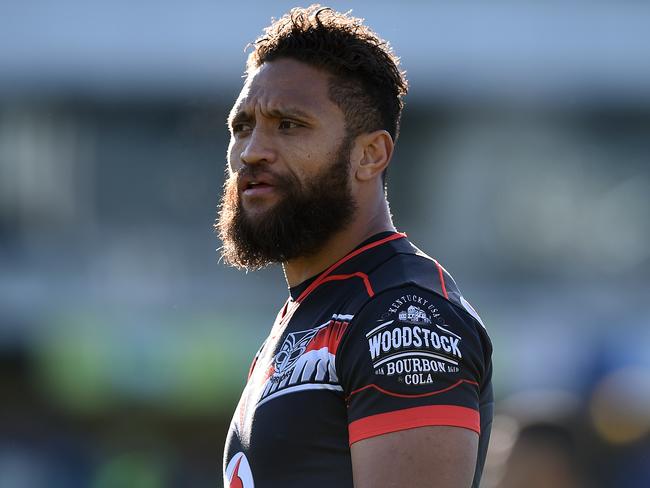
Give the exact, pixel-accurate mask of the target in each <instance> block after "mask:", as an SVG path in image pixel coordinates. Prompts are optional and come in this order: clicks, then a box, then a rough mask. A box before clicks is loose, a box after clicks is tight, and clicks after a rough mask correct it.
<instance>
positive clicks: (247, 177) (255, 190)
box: [237, 173, 278, 196]
mask: <svg viewBox="0 0 650 488" xmlns="http://www.w3.org/2000/svg"><path fill="white" fill-rule="evenodd" d="M237 186H238V189H239V191H240V192H241V193H242V194H244V195H248V196H252V195H262V194H265V193H268V192H270V191H272V190H273V189H274V188H275V187H276V186H278V183H277V181H276V179H275V178H274V177H273V176H272V175H270V174H268V173H264V174H243V175H241V176H240V178H239V181H238V182H237Z"/></svg>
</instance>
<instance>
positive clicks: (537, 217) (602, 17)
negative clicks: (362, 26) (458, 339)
mask: <svg viewBox="0 0 650 488" xmlns="http://www.w3.org/2000/svg"><path fill="white" fill-rule="evenodd" d="M330 5H331V6H333V7H335V8H337V9H338V10H348V9H353V13H354V14H355V15H357V16H361V17H364V18H366V20H367V22H368V23H369V25H370V26H372V27H373V28H374V29H375V30H376V31H377V32H379V33H380V34H381V35H382V36H384V37H385V38H387V39H389V40H390V41H391V43H392V45H393V46H394V48H395V50H396V52H397V53H398V54H399V55H400V56H401V58H402V63H403V67H404V68H405V69H406V70H407V72H408V76H409V79H410V83H411V90H410V93H409V95H408V97H407V99H406V110H405V113H404V118H403V125H402V135H401V138H400V141H399V144H398V146H397V152H396V155H395V158H394V160H393V163H392V167H391V170H390V172H389V198H390V201H391V204H392V210H393V213H394V215H395V221H396V224H397V226H398V228H399V229H400V230H402V231H405V232H407V233H408V234H409V237H410V238H411V239H412V240H413V241H414V242H415V243H417V244H418V245H419V246H420V247H421V248H423V249H424V250H425V251H426V252H428V253H429V254H431V255H433V256H435V257H437V258H438V259H439V260H440V261H441V262H442V263H443V264H444V265H445V266H446V267H447V269H449V270H450V272H451V273H452V274H454V276H455V277H456V280H457V281H458V282H459V284H460V286H461V289H462V290H463V292H464V294H465V296H467V297H469V299H470V300H471V301H472V303H473V305H474V306H475V307H476V308H477V309H478V310H479V312H480V313H481V315H482V317H483V319H484V321H485V323H486V324H487V326H488V329H489V331H490V333H491V336H492V339H493V342H494V347H495V353H494V365H495V370H494V383H495V391H496V398H497V416H496V418H495V423H494V429H493V433H492V442H491V446H490V452H489V456H488V464H487V467H486V471H485V474H484V477H483V486H484V487H486V488H492V487H495V488H496V487H499V488H517V487H523V486H526V488H546V487H549V488H550V487H553V488H558V487H559V488H573V487H592V486H593V487H632V488H635V487H647V486H650V327H648V326H649V325H650V293H649V292H650V245H649V243H650V218H649V214H650V62H649V60H650V30H649V29H648V28H647V26H648V25H649V24H650V4H648V3H646V2H641V1H638V2H636V1H626V2H615V1H604V0H603V1H591V2H587V1H568V2H567V1H557V0H556V1H550V2H515V1H514V0H504V1H502V2H489V3H477V2H467V1H461V2H458V1H455V2H452V1H445V2H442V1H440V2H424V1H410V2H402V3H401V4H399V5H398V3H397V2H387V1H386V2H382V1H377V0H375V1H352V2H339V1H333V2H330ZM292 6H295V4H294V3H293V2H286V1H276V2H264V1H261V0H257V1H250V2H246V3H241V2H231V3H225V2H217V1H214V0H213V1H207V0H202V1H192V2H182V1H180V0H173V1H171V0H170V1H160V0H158V1H153V0H144V1H141V2H127V1H125V0H114V1H111V2H84V1H81V0H68V1H58V2H54V1H45V0H40V1H39V0H35V1H31V2H20V1H18V0H0V392H1V393H0V408H1V409H2V415H1V416H0V486H1V487H2V488H5V487H11V488H23V487H29V488H31V487H45V486H47V487H72V488H75V487H91V488H107V487H125V486H129V487H131V486H133V487H144V488H158V487H168V486H183V487H186V486H191V487H208V486H210V487H214V486H220V484H221V469H222V468H221V455H222V447H223V443H224V438H225V434H226V430H227V427H228V423H229V421H230V416H231V414H232V412H233V410H234V407H235V404H236V402H237V399H238V398H239V394H240V392H241V390H242V388H243V385H244V381H245V376H246V371H247V368H248V366H249V363H250V360H251V358H252V356H253V354H254V353H255V351H256V349H257V348H258V346H259V344H260V342H261V341H262V340H263V338H264V337H265V336H266V334H267V332H268V329H269V327H270V325H271V323H272V321H273V318H274V317H275V313H276V310H277V309H278V308H279V307H280V306H281V305H282V303H283V301H284V299H285V298H286V295H287V290H286V285H285V283H284V280H283V276H282V273H281V270H280V269H279V268H272V269H269V270H265V271H262V272H259V273H253V274H244V273H239V272H236V271H233V270H231V269H228V268H226V267H225V266H224V265H223V264H220V263H218V254H217V252H216V248H217V247H218V246H219V245H220V244H219V242H218V241H217V239H216V237H215V236H214V234H213V231H212V223H213V221H214V218H215V213H216V206H217V201H218V195H220V193H221V186H222V183H223V170H224V162H225V151H226V146H227V131H226V126H225V117H226V114H227V112H228V110H229V108H230V106H231V104H232V102H233V101H234V99H235V97H236V95H237V94H238V92H239V89H240V87H241V84H242V78H241V77H242V73H243V67H244V63H245V58H246V53H244V46H245V45H246V44H247V43H248V42H250V41H252V40H254V39H255V38H256V37H257V36H258V35H259V33H260V32H261V30H262V28H263V27H264V26H266V25H267V24H268V22H269V21H270V18H271V17H272V16H275V17H279V16H281V15H282V14H283V13H284V12H286V11H287V10H288V9H289V8H290V7H292Z"/></svg>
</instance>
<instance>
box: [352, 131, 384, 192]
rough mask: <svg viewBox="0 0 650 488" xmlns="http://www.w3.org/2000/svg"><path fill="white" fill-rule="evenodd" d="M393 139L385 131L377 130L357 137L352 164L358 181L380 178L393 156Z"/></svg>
mask: <svg viewBox="0 0 650 488" xmlns="http://www.w3.org/2000/svg"><path fill="white" fill-rule="evenodd" d="M393 147H394V143H393V138H392V137H391V136H390V134H389V133H388V132H387V131H385V130H376V131H374V132H367V133H364V134H361V135H360V136H357V138H356V140H355V144H354V148H353V150H352V157H351V163H352V164H353V167H354V176H355V178H356V179H357V180H358V181H369V180H372V179H374V178H377V177H380V176H381V174H382V173H383V171H384V169H386V167H387V166H388V163H389V162H390V158H391V156H392V155H393Z"/></svg>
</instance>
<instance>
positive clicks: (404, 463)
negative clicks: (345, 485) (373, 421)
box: [351, 426, 478, 488]
mask: <svg viewBox="0 0 650 488" xmlns="http://www.w3.org/2000/svg"><path fill="white" fill-rule="evenodd" d="M477 451H478V434H476V432H473V431H471V430H468V429H463V428H458V427H447V426H430V427H418V428H416V429H409V430H402V431H398V432H391V433H389V434H384V435H380V436H376V437H371V438H368V439H364V440H362V441H359V442H356V443H354V444H353V445H352V447H351V452H352V471H353V475H354V486H355V488H388V487H396V488H397V487H406V486H408V487H410V488H417V487H425V486H426V487H435V488H465V487H469V486H470V485H471V484H472V479H473V477H474V467H475V465H476V456H477Z"/></svg>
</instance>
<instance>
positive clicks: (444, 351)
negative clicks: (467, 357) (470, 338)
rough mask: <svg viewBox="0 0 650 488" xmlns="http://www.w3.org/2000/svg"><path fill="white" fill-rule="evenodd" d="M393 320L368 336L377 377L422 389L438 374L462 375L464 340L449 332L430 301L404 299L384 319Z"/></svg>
mask: <svg viewBox="0 0 650 488" xmlns="http://www.w3.org/2000/svg"><path fill="white" fill-rule="evenodd" d="M391 316H392V317H394V318H393V319H392V320H386V321H384V322H382V323H381V324H379V325H378V326H377V327H375V328H373V329H372V330H371V331H369V332H368V333H367V334H366V338H367V340H368V350H369V352H370V358H371V360H372V366H373V368H374V370H375V374H377V375H385V376H397V379H398V381H400V382H404V383H406V384H408V385H420V384H428V383H433V381H434V374H435V373H439V374H440V373H457V372H458V371H460V368H459V360H460V359H462V357H463V353H462V351H461V341H462V338H461V337H460V336H459V335H457V334H455V333H454V332H452V331H450V330H449V329H447V328H446V324H444V320H443V319H442V317H441V316H440V314H439V313H438V309H437V308H436V307H435V306H434V305H433V304H430V303H429V302H428V300H426V299H425V298H422V297H419V296H417V295H404V296H403V297H400V298H399V299H397V300H395V301H394V302H393V303H392V304H391V306H390V308H389V310H388V311H387V312H386V313H384V314H383V315H382V318H384V319H387V318H389V317H391ZM443 326H444V327H443Z"/></svg>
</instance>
